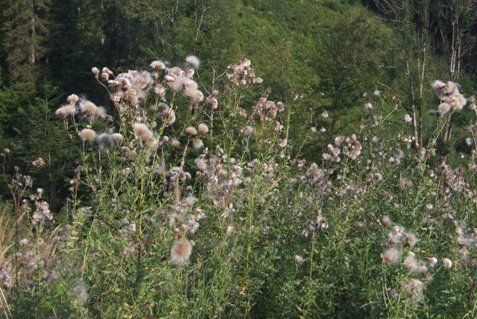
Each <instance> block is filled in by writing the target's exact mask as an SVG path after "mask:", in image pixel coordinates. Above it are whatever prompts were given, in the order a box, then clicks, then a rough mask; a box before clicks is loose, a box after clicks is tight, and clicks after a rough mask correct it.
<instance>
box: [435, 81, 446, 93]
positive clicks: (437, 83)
mask: <svg viewBox="0 0 477 319" xmlns="http://www.w3.org/2000/svg"><path fill="white" fill-rule="evenodd" d="M445 86H446V84H445V83H444V82H442V81H439V80H435V81H434V82H433V83H432V89H434V91H436V92H438V91H440V90H441V89H442V88H444V87H445Z"/></svg>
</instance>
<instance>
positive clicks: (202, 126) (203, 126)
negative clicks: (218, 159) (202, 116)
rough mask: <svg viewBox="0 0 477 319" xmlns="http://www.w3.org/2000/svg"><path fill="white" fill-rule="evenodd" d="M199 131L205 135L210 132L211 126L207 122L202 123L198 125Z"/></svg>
mask: <svg viewBox="0 0 477 319" xmlns="http://www.w3.org/2000/svg"><path fill="white" fill-rule="evenodd" d="M197 131H198V132H199V134H201V135H205V134H207V133H209V127H208V126H207V124H205V123H200V124H199V125H197Z"/></svg>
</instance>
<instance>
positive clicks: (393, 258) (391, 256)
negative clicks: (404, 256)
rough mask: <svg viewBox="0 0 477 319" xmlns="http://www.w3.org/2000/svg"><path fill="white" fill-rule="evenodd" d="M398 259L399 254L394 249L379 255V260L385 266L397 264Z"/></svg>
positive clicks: (391, 248) (390, 248)
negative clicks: (380, 259)
mask: <svg viewBox="0 0 477 319" xmlns="http://www.w3.org/2000/svg"><path fill="white" fill-rule="evenodd" d="M400 257H401V252H400V251H399V249H397V248H396V247H389V248H388V249H386V250H385V251H384V252H383V253H382V254H381V258H382V260H383V263H385V264H397V263H398V262H399V259H400Z"/></svg>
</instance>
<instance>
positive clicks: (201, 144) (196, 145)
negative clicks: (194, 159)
mask: <svg viewBox="0 0 477 319" xmlns="http://www.w3.org/2000/svg"><path fill="white" fill-rule="evenodd" d="M192 146H193V147H194V149H195V150H200V149H201V148H203V147H204V142H203V141H202V140H201V139H200V138H194V140H193V141H192Z"/></svg>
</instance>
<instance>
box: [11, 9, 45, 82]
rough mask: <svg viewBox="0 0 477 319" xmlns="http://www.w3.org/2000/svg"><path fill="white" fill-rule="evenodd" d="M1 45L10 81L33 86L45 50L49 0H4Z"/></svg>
mask: <svg viewBox="0 0 477 319" xmlns="http://www.w3.org/2000/svg"><path fill="white" fill-rule="evenodd" d="M3 7H4V8H5V10H4V13H3V20H4V24H3V35H4V40H3V47H4V51H5V55H6V62H7V65H8V71H9V80H10V82H11V83H12V84H25V85H27V86H28V87H29V88H33V87H34V86H35V82H36V77H37V76H38V72H37V71H38V67H39V65H40V64H41V63H42V62H43V58H44V57H45V53H46V39H47V35H48V29H47V14H48V9H49V1H48V0H6V1H5V4H4V5H3Z"/></svg>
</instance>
